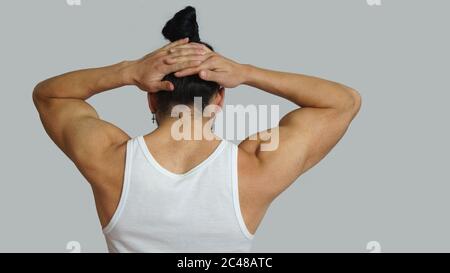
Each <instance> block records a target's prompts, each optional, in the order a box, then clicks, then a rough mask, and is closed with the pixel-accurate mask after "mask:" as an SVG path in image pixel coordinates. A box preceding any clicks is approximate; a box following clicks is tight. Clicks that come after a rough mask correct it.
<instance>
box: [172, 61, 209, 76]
mask: <svg viewBox="0 0 450 273" xmlns="http://www.w3.org/2000/svg"><path fill="white" fill-rule="evenodd" d="M201 63H202V62H201V61H187V62H183V63H175V64H172V65H168V66H167V68H166V69H167V70H166V72H165V73H166V74H170V73H173V72H176V71H179V70H183V69H186V68H190V67H196V66H199V65H200V64H201Z"/></svg>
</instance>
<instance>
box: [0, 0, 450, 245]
mask: <svg viewBox="0 0 450 273" xmlns="http://www.w3.org/2000/svg"><path fill="white" fill-rule="evenodd" d="M81 1H82V5H81V6H79V7H71V6H68V5H67V4H66V2H65V1H64V0H60V1H55V0H46V1H31V0H29V1H24V0H9V1H2V2H1V4H0V6H1V7H0V30H1V31H0V35H1V38H0V40H1V50H0V75H1V76H0V77H1V80H0V90H1V99H0V103H1V105H0V109H1V114H0V119H1V135H2V136H1V137H2V141H1V153H0V166H1V167H0V168H1V172H0V183H1V184H0V251H2V252H6V251H14V252H24V251H27V252H28V251H37V252H49V251H55V252H65V251H66V249H65V246H66V243H67V242H68V241H72V240H76V241H79V242H80V243H81V246H82V251H83V252H96V251H105V250H106V247H105V243H104V241H103V237H102V233H101V230H100V225H99V222H98V220H97V216H96V212H95V207H94V202H93V197H92V193H91V190H90V188H89V186H88V184H87V183H86V182H85V180H84V179H83V177H82V176H81V175H80V174H79V173H78V171H77V170H76V169H75V167H74V165H73V164H72V163H71V162H70V161H69V160H68V159H67V158H66V157H65V156H64V154H63V153H62V152H60V151H59V150H58V149H57V147H56V146H55V145H54V144H53V143H52V142H51V141H50V139H49V138H48V136H47V135H46V134H45V133H44V130H43V128H42V125H41V124H40V122H39V120H38V116H37V113H36V111H35V109H34V107H33V104H32V100H31V92H32V89H33V87H34V85H35V84H36V83H38V81H40V80H43V79H45V78H47V77H50V76H53V75H56V74H60V73H63V72H66V71H70V70H74V69H78V68H84V67H95V66H102V65H107V64H112V63H115V62H118V61H121V60H124V59H133V58H138V57H140V56H142V55H143V54H145V53H148V52H149V51H151V50H153V49H156V48H157V47H159V46H161V45H163V44H164V40H163V38H162V36H161V34H160V31H161V28H162V26H163V24H164V23H165V22H166V21H167V19H169V18H170V17H171V16H172V15H173V14H174V12H176V11H177V10H179V9H181V8H183V7H184V6H185V5H187V4H192V5H194V6H195V7H196V8H197V11H198V15H199V18H198V21H199V24H200V28H201V29H200V31H201V37H202V38H203V39H204V40H205V41H207V42H210V43H211V44H212V45H213V46H215V48H216V50H217V51H219V52H220V53H222V54H224V55H225V56H228V57H230V58H233V59H236V60H238V61H240V62H244V63H252V64H254V65H258V66H262V67H266V68H272V69H279V70H284V71H293V72H299V73H306V74H312V75H316V76H320V77H325V78H329V79H332V80H336V81H340V82H343V83H345V84H348V85H350V86H352V87H354V88H356V89H358V90H359V91H360V93H361V94H362V97H363V107H362V110H361V112H360V114H359V116H358V117H357V119H356V120H355V121H354V123H353V124H352V126H351V128H350V130H349V132H348V134H347V135H346V136H345V138H344V139H343V140H342V141H341V142H340V143H339V144H338V145H337V147H336V148H335V149H334V150H333V151H332V152H331V154H330V155H329V156H328V157H327V158H326V159H325V160H324V161H322V162H321V163H320V164H319V165H318V166H317V167H315V168H314V169H313V170H311V171H310V172H308V173H307V174H305V175H304V176H303V177H301V178H300V179H299V180H298V182H297V183H295V184H294V185H293V186H292V187H291V188H290V189H289V190H288V191H287V192H285V193H284V194H283V195H282V196H280V197H279V198H278V199H277V200H276V201H275V202H274V203H273V205H272V207H271V208H270V210H269V212H268V214H267V216H266V217H265V219H264V221H263V223H262V225H261V226H260V228H259V230H258V233H257V236H256V237H255V244H254V251H271V252H311V251H314V252H366V251H367V250H366V249H365V247H366V244H367V242H369V241H372V240H376V241H378V242H379V243H380V244H381V246H382V251H383V252H399V251H406V252H416V251H425V252H430V251H450V236H449V230H450V219H449V217H448V209H449V206H450V200H449V198H448V195H449V192H450V185H449V181H450V179H449V174H448V154H449V144H448V140H449V139H450V136H449V135H450V130H449V123H448V117H449V116H450V108H449V107H448V104H449V100H450V95H449V92H448V91H449V88H448V74H449V73H448V72H449V53H448V49H449V48H450V45H449V41H450V40H449V36H448V31H449V29H448V27H449V25H450V17H449V16H448V13H449V8H450V2H449V1H447V0H434V1H425V0H383V1H382V6H380V7H370V6H368V5H367V3H366V1H365V0H342V1H337V0H308V1H307V0H303V1H299V0H297V1H261V0H258V1H256V0H254V1H248V0H247V1H229V0H228V1H144V0H139V1H138V0H134V1H130V0H129V1H125V0H123V1H118V0H115V1H112V0H90V1H89V0H81ZM90 102H91V103H93V105H94V106H95V107H96V108H97V109H98V111H99V113H100V114H101V116H102V117H103V118H104V119H106V120H108V121H111V122H113V123H115V124H117V125H118V126H120V127H121V128H123V129H125V130H126V131H127V132H128V133H129V134H130V135H133V136H136V135H139V134H144V133H146V132H148V131H149V130H151V129H153V126H152V124H151V119H150V115H149V111H148V109H147V104H146V100H145V94H144V93H143V92H138V91H137V90H136V89H134V88H124V89H120V90H117V91H115V92H110V93H105V94H101V95H99V96H97V97H95V98H93V99H91V100H90ZM226 102H227V103H228V104H237V103H241V104H244V105H245V104H280V108H281V111H282V114H284V113H286V112H288V111H289V110H291V109H293V107H294V106H293V105H292V104H291V103H289V102H287V101H284V100H282V99H279V98H276V97H274V96H271V95H268V94H265V93H263V92H259V91H256V90H254V89H251V88H247V87H239V88H237V89H235V90H232V91H230V92H228V93H227V97H226Z"/></svg>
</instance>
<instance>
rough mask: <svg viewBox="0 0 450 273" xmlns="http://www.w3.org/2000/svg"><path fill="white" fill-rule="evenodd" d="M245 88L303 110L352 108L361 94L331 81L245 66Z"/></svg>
mask: <svg viewBox="0 0 450 273" xmlns="http://www.w3.org/2000/svg"><path fill="white" fill-rule="evenodd" d="M244 67H245V73H244V74H245V80H244V84H247V85H250V86H253V87H255V88H258V89H261V90H263V91H266V92H269V93H271V94H274V95H277V96H280V97H283V98H286V99H288V100H290V101H292V102H293V103H295V104H297V105H299V106H301V107H315V108H338V109H343V108H345V109H346V108H349V107H352V106H353V105H354V104H355V100H356V99H358V94H357V92H356V91H354V90H353V89H351V88H349V87H346V86H344V85H342V84H339V83H335V82H331V81H328V80H324V79H320V78H316V77H311V76H306V75H301V74H294V73H286V72H277V71H271V70H267V69H262V68H258V67H255V66H251V65H244Z"/></svg>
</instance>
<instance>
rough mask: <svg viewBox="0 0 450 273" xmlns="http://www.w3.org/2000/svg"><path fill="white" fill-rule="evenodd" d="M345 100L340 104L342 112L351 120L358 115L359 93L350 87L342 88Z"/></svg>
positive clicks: (360, 101)
mask: <svg viewBox="0 0 450 273" xmlns="http://www.w3.org/2000/svg"><path fill="white" fill-rule="evenodd" d="M344 92H345V94H346V95H345V99H344V102H343V103H342V110H343V111H345V112H346V113H348V114H349V115H350V116H351V117H352V119H353V118H354V117H355V116H356V115H357V114H358V112H359V110H360V109H361V104H362V98H361V95H360V93H359V92H358V91H357V90H355V89H353V88H350V87H344Z"/></svg>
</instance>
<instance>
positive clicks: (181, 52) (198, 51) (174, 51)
mask: <svg viewBox="0 0 450 273" xmlns="http://www.w3.org/2000/svg"><path fill="white" fill-rule="evenodd" d="M206 53H207V52H206V51H205V50H203V49H199V48H196V47H194V48H192V47H191V48H182V49H177V48H175V49H172V51H171V52H170V54H169V55H170V57H179V56H185V55H192V54H198V55H205V54H206Z"/></svg>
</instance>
